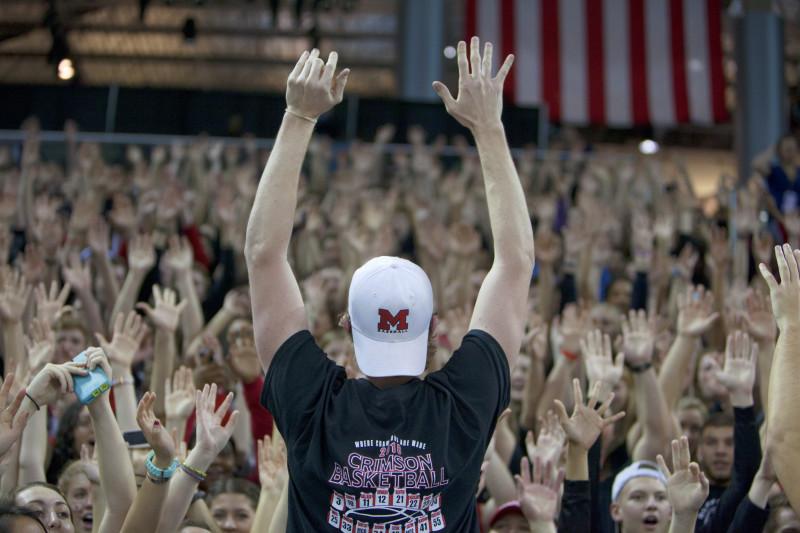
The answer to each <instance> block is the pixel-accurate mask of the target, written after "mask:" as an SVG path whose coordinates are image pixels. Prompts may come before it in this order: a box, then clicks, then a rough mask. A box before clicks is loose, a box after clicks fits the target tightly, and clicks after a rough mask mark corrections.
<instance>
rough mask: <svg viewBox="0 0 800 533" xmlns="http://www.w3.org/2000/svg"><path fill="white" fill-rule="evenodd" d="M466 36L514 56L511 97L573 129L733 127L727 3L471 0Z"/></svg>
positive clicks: (501, 54)
mask: <svg viewBox="0 0 800 533" xmlns="http://www.w3.org/2000/svg"><path fill="white" fill-rule="evenodd" d="M465 1H466V16H465V20H466V28H465V30H466V32H465V33H466V36H467V37H470V36H472V35H478V36H479V37H480V38H481V40H482V41H487V40H488V41H491V42H493V43H494V44H495V50H496V51H498V52H499V53H497V54H496V57H495V64H498V62H499V61H500V60H501V58H502V57H505V56H506V55H507V54H510V53H513V54H514V55H515V56H516V61H515V62H514V68H512V69H511V72H510V73H509V76H508V78H507V79H506V92H507V94H506V96H507V97H508V98H510V99H511V101H513V102H515V103H516V104H518V105H535V104H540V103H542V102H546V103H547V105H548V108H549V111H550V117H551V119H552V120H555V121H563V122H567V123H573V124H590V123H591V124H602V125H608V126H615V127H630V126H634V125H641V124H652V125H671V124H678V123H694V124H701V125H702V124H713V123H717V122H723V121H725V120H727V118H728V115H727V111H726V109H725V96H724V92H725V82H724V79H723V74H722V43H721V17H722V6H721V5H720V4H721V0H465Z"/></svg>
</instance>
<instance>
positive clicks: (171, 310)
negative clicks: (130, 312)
mask: <svg viewBox="0 0 800 533" xmlns="http://www.w3.org/2000/svg"><path fill="white" fill-rule="evenodd" d="M153 302H154V304H155V307H150V305H148V304H146V303H144V302H140V303H138V304H136V308H137V309H140V310H142V311H144V312H145V313H146V314H147V317H148V318H149V319H150V320H151V321H152V322H153V326H155V328H156V332H155V340H154V343H153V352H154V353H153V355H154V363H153V373H152V374H151V375H150V383H151V387H152V389H153V392H155V393H156V406H155V411H156V414H158V415H159V416H163V414H164V398H165V397H166V394H165V393H164V383H165V382H166V380H167V378H169V376H171V375H172V372H173V370H174V366H175V351H176V348H175V330H176V329H178V324H179V323H180V318H181V313H182V312H183V310H184V308H185V307H186V300H182V301H181V302H180V303H179V302H178V297H177V295H176V294H175V291H173V290H172V289H163V290H162V289H161V288H160V287H159V286H158V285H154V286H153ZM159 398H161V399H159Z"/></svg>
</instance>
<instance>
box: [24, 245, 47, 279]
mask: <svg viewBox="0 0 800 533" xmlns="http://www.w3.org/2000/svg"><path fill="white" fill-rule="evenodd" d="M46 268H47V265H46V264H45V261H44V252H42V249H41V247H39V245H38V244H34V243H29V244H27V245H25V253H24V254H23V256H22V261H21V264H20V269H21V270H22V275H23V276H25V279H26V280H28V283H31V284H33V283H37V282H40V281H42V279H44V274H45V269H46Z"/></svg>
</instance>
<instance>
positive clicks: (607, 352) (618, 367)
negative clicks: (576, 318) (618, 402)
mask: <svg viewBox="0 0 800 533" xmlns="http://www.w3.org/2000/svg"><path fill="white" fill-rule="evenodd" d="M581 353H583V361H584V363H585V364H586V375H587V377H588V378H589V386H590V387H591V386H593V385H594V384H595V383H598V382H602V383H605V384H606V390H609V391H610V390H612V389H613V388H614V386H615V385H616V384H617V383H619V380H620V379H622V367H623V365H624V363H625V354H624V353H618V354H617V358H616V359H613V358H612V353H611V337H609V336H608V335H603V332H602V331H600V330H599V329H596V330H594V331H591V332H589V333H588V334H587V335H586V337H584V338H583V339H581Z"/></svg>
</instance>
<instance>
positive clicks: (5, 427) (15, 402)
mask: <svg viewBox="0 0 800 533" xmlns="http://www.w3.org/2000/svg"><path fill="white" fill-rule="evenodd" d="M13 385H14V374H8V376H7V377H6V380H5V381H4V382H3V386H2V387H0V460H2V458H3V457H4V456H5V455H6V454H7V453H8V451H9V450H10V449H11V447H12V446H13V445H14V444H15V443H16V442H17V441H19V439H20V437H22V430H23V429H25V424H27V423H28V415H29V413H28V412H27V411H24V412H23V413H22V414H21V415H20V416H17V411H19V406H20V405H21V404H22V399H23V398H25V391H24V390H20V391H18V392H17V394H16V395H15V396H14V397H13V398H12V397H11V389H12V387H13Z"/></svg>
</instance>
